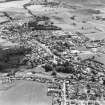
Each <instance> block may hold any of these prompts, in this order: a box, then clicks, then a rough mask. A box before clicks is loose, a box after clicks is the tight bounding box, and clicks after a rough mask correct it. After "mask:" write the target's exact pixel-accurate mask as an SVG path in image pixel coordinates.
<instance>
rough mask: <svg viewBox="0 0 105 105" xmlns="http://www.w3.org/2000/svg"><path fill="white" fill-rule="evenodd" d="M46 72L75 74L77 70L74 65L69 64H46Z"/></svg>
mask: <svg viewBox="0 0 105 105" xmlns="http://www.w3.org/2000/svg"><path fill="white" fill-rule="evenodd" d="M43 68H44V69H45V71H46V72H50V71H56V72H61V73H71V74H72V73H74V72H75V69H74V66H73V64H71V63H69V62H64V63H63V64H57V65H55V64H46V65H45V66H43Z"/></svg>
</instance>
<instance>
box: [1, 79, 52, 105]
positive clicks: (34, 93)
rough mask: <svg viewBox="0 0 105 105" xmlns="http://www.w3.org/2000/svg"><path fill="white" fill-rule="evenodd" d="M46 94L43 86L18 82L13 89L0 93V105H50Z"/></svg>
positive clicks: (29, 82) (28, 82)
mask: <svg viewBox="0 0 105 105" xmlns="http://www.w3.org/2000/svg"><path fill="white" fill-rule="evenodd" d="M46 92H47V88H46V86H45V85H44V84H40V83H36V82H33V81H23V80H21V81H19V80H18V81H16V85H15V86H14V87H12V88H10V89H8V90H6V91H0V105H51V99H50V97H47V96H46Z"/></svg>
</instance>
